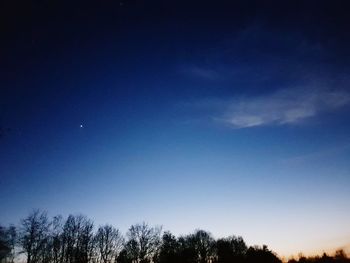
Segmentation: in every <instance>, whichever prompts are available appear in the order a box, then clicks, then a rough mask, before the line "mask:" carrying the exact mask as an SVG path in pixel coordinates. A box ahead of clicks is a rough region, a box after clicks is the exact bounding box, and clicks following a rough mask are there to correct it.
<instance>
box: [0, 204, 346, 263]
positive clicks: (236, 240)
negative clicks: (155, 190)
mask: <svg viewBox="0 0 350 263" xmlns="http://www.w3.org/2000/svg"><path fill="white" fill-rule="evenodd" d="M20 260H22V261H25V262H27V263H281V262H282V261H281V259H279V258H278V257H277V255H276V254H275V253H274V252H273V251H271V250H269V249H268V248H267V246H265V245H264V246H262V247H259V246H249V247H248V246H247V244H246V243H245V241H244V240H243V238H242V237H236V236H230V237H226V238H219V239H216V240H215V239H214V238H213V237H212V235H211V234H210V233H209V232H207V231H204V230H196V231H194V232H193V233H191V234H188V235H185V236H180V237H175V236H174V235H173V234H172V233H170V232H169V231H165V232H163V231H162V228H161V227H159V226H149V225H148V224H146V223H141V224H135V225H132V226H131V227H130V228H129V229H128V231H127V233H126V235H125V236H124V235H122V233H121V232H120V231H119V230H118V229H116V228H115V227H113V226H112V225H103V226H100V227H98V229H97V230H96V231H95V230H94V224H93V222H92V220H90V219H89V218H87V217H86V216H83V215H76V216H74V215H69V216H68V217H67V218H66V219H63V217H62V216H55V217H53V218H52V219H49V217H48V216H47V213H46V212H42V211H39V210H35V211H33V212H32V213H30V214H29V215H28V216H27V217H26V218H24V219H22V220H21V222H20V224H19V226H18V227H15V226H9V227H2V226H0V263H13V262H17V261H20ZM288 262H289V263H297V262H298V263H308V262H315V263H318V262H324V263H327V262H335V263H349V262H350V259H348V258H347V256H346V255H345V253H344V252H343V251H338V252H337V253H336V254H335V255H334V256H333V257H331V256H328V255H326V254H324V255H323V256H322V257H312V258H306V257H302V256H301V257H299V259H298V260H296V259H291V260H289V261H288Z"/></svg>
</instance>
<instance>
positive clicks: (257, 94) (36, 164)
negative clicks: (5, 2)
mask: <svg viewBox="0 0 350 263" xmlns="http://www.w3.org/2000/svg"><path fill="white" fill-rule="evenodd" d="M152 3H153V2H152ZM173 5H174V6H172V5H169V6H167V5H165V4H160V3H159V2H157V1H154V3H153V4H150V5H149V6H146V7H145V6H143V5H142V4H140V3H138V2H137V1H136V2H135V3H134V2H125V5H122V6H118V7H115V8H116V9H115V10H114V11H113V9H103V8H102V9H101V10H100V9H98V10H97V11H96V10H95V9H94V7H91V6H87V7H84V8H85V9H86V12H87V13H88V14H90V16H87V17H85V16H84V15H82V14H80V13H79V12H78V13H79V14H80V15H81V16H82V17H79V15H78V17H75V14H76V13H75V12H77V10H78V9H75V8H76V7H72V9H71V11H69V12H68V11H65V12H67V16H68V18H67V21H66V20H64V21H63V20H62V18H60V16H57V13H56V9H55V8H58V10H59V9H60V8H62V10H65V9H64V5H63V6H59V7H55V8H53V9H50V7H41V6H37V7H35V8H36V9H35V8H34V10H35V12H36V14H37V17H38V18H37V20H36V21H34V24H33V26H32V28H30V29H27V28H25V24H26V20H25V18H26V16H24V18H23V21H19V22H18V24H16V25H15V26H13V28H10V27H9V32H10V33H9V34H8V36H7V41H6V42H4V43H2V45H3V46H4V48H3V50H4V51H3V53H2V56H3V58H4V59H3V61H4V62H3V64H4V68H5V70H4V71H3V72H2V76H3V78H2V82H1V87H2V88H1V97H0V102H1V108H0V109H1V111H0V121H1V122H0V124H1V127H2V129H3V130H4V132H3V135H2V136H1V138H0V160H1V161H0V185H1V192H0V202H1V203H2V213H1V214H0V222H1V223H3V224H9V223H17V222H18V221H19V219H20V218H23V217H24V216H26V215H27V214H28V213H29V211H31V209H33V208H40V209H44V210H47V211H48V212H49V214H50V215H55V214H63V215H68V214H69V213H83V214H86V215H87V216H89V217H91V218H92V219H94V220H95V223H96V225H99V224H103V223H112V224H114V225H115V226H116V227H119V228H120V229H121V230H122V231H126V230H127V228H128V227H129V226H130V225H131V224H133V223H136V222H141V221H143V220H145V221H147V222H149V223H151V224H161V225H163V226H164V229H168V230H170V231H172V232H173V233H175V234H177V235H179V234H187V233H189V232H191V231H193V230H194V229H196V228H204V229H206V230H209V231H211V232H212V234H213V235H214V236H216V237H221V236H227V235H231V234H235V235H242V236H243V238H244V239H245V240H246V241H247V242H248V244H250V245H253V244H267V245H268V246H269V247H270V248H271V249H273V250H274V251H276V252H277V253H279V254H280V255H285V256H287V255H290V254H297V253H298V252H300V251H303V252H305V253H316V252H321V251H323V250H326V251H328V250H332V249H335V248H339V247H343V246H347V245H349V244H348V243H347V242H348V241H347V240H349V238H350V232H349V230H348V222H349V220H350V211H349V209H347V207H349V201H350V191H349V190H348V189H349V186H350V174H349V172H350V161H349V157H350V138H349V134H350V125H349V123H348V122H349V117H348V116H349V113H350V90H349V83H350V80H349V77H348V76H349V59H348V58H349V53H348V50H347V44H349V42H350V41H349V36H347V34H346V30H345V28H346V27H345V24H346V23H345V24H344V22H346V21H348V20H347V18H346V16H345V15H344V14H343V12H342V8H341V7H339V6H336V5H333V6H332V5H330V4H329V5H330V6H328V5H327V4H320V5H319V6H317V7H315V6H313V5H312V4H305V5H304V6H303V5H301V6H298V7H295V6H293V4H292V2H290V3H289V5H290V6H289V8H286V9H283V10H284V11H283V12H284V13H283V12H282V13H279V12H276V10H275V9H271V8H270V6H268V5H267V6H266V7H263V9H262V11H261V12H257V11H256V10H255V8H253V7H251V6H247V5H245V4H238V6H236V7H234V6H233V5H232V6H231V5H230V4H227V6H221V7H220V6H217V7H215V8H214V9H213V10H212V8H211V6H210V5H207V4H205V3H204V4H202V5H201V6H199V9H198V6H196V5H195V4H193V5H186V6H185V7H184V6H183V5H182V4H181V3H179V4H174V3H173ZM257 6H259V4H257ZM274 7H276V6H274ZM104 8H105V7H104ZM276 8H277V7H276ZM315 8H316V9H315ZM85 9H84V10H85ZM110 10H112V11H110ZM144 10H147V11H148V12H144ZM194 10H197V11H198V12H194ZM234 10H236V11H234ZM311 10H312V11H313V12H314V13H313V16H312V17H311V16H309V14H310V12H311ZM264 11H265V12H264ZM70 12H72V13H70ZM113 12H116V13H117V15H116V14H114V13H113ZM164 12H165V14H168V15H169V16H166V15H164ZM232 12H233V13H235V14H236V15H235V16H234V15H232ZM58 13H59V12H58ZM102 13H103V14H105V13H106V14H105V15H104V16H103V18H101V14H102ZM46 14H50V15H51V16H52V17H51V18H47V16H46ZM83 14H84V12H83ZM329 18H332V19H333V20H332V19H331V20H330V19H329ZM9 19H10V18H9ZM81 19H82V20H81ZM329 21H333V22H329ZM21 28H22V29H23V28H24V29H23V30H22V31H21V30H19V29H21ZM80 125H83V127H81V126H80Z"/></svg>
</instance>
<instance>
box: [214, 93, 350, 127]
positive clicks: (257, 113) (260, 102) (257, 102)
mask: <svg viewBox="0 0 350 263" xmlns="http://www.w3.org/2000/svg"><path fill="white" fill-rule="evenodd" d="M347 104H350V93H349V92H347V91H344V90H341V91H339V90H338V91H333V90H324V89H322V90H315V89H314V90H312V89H284V90H280V91H277V92H275V93H272V94H270V95H265V96H259V97H244V98H235V99H233V100H231V101H230V102H228V103H227V105H226V109H225V110H224V113H223V114H222V116H221V117H220V118H217V119H218V120H220V121H223V122H225V123H228V124H230V125H231V126H232V127H234V128H248V127H256V126H261V125H271V124H279V125H283V124H294V123H298V122H300V121H302V120H304V119H306V118H310V117H313V116H316V115H318V114H319V113H321V112H326V111H332V110H335V109H337V108H339V107H341V106H344V105H347Z"/></svg>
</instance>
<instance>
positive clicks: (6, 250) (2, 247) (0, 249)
mask: <svg viewBox="0 0 350 263" xmlns="http://www.w3.org/2000/svg"><path fill="white" fill-rule="evenodd" d="M9 257H11V244H10V242H9V233H8V229H7V228H6V227H3V226H0V262H2V261H3V260H7V259H8V258H9Z"/></svg>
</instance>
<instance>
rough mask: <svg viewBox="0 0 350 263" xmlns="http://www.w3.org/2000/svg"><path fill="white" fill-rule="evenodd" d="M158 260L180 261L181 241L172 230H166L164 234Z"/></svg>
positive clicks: (169, 262) (163, 262)
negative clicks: (178, 240) (179, 241)
mask: <svg viewBox="0 0 350 263" xmlns="http://www.w3.org/2000/svg"><path fill="white" fill-rule="evenodd" d="M156 261H157V262H158V263H176V262H179V243H178V242H177V239H176V237H175V236H174V235H172V234H171V233H170V232H165V233H164V234H163V236H162V244H161V246H160V249H159V253H158V255H157V260H156Z"/></svg>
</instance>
